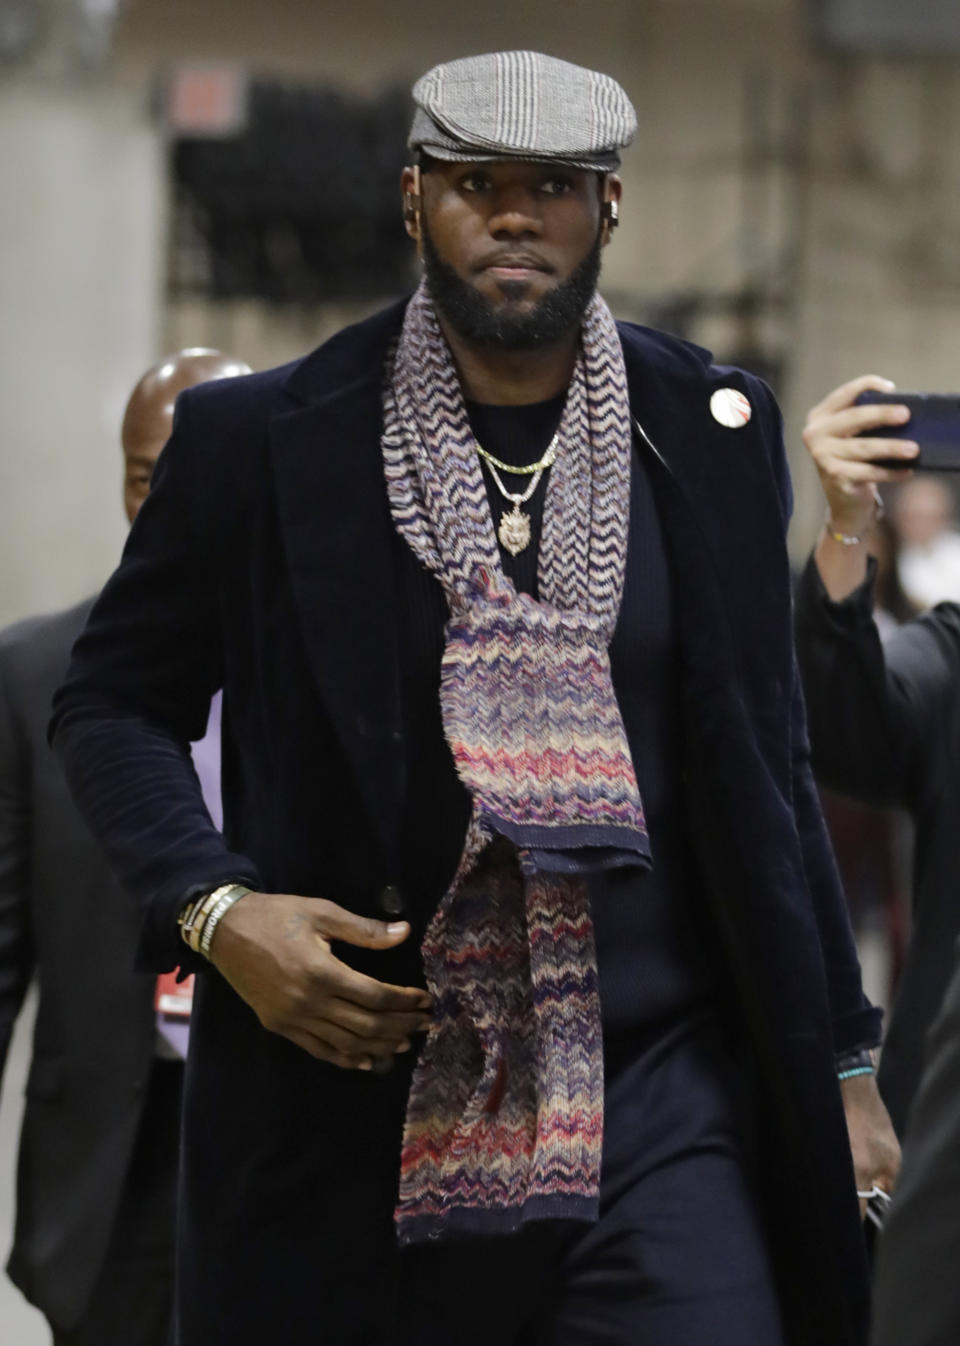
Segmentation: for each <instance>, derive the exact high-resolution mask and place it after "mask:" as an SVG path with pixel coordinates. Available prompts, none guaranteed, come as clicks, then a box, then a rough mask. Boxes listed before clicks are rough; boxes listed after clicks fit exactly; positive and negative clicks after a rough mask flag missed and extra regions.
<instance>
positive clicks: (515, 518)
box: [497, 503, 530, 556]
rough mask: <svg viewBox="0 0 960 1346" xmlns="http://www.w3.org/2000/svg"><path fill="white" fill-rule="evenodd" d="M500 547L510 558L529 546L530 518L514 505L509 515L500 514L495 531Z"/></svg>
mask: <svg viewBox="0 0 960 1346" xmlns="http://www.w3.org/2000/svg"><path fill="white" fill-rule="evenodd" d="M497 537H498V538H499V539H500V545H501V547H503V548H504V549H505V550H506V551H508V552H509V553H510V555H511V556H516V555H517V554H518V553H519V552H522V551H523V549H524V547H527V546H529V544H530V516H529V514H524V513H523V512H522V510H521V509H520V506H519V505H518V504H516V503H514V506H513V509H512V510H511V511H510V513H509V514H506V513H504V514H501V516H500V527H499V528H498V529H497Z"/></svg>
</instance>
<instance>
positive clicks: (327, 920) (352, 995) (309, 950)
mask: <svg viewBox="0 0 960 1346" xmlns="http://www.w3.org/2000/svg"><path fill="white" fill-rule="evenodd" d="M409 934H410V927H409V925H408V924H407V923H406V921H400V922H397V923H394V924H391V925H387V924H385V923H384V922H382V921H373V920H368V919H367V918H366V917H364V916H357V915H355V914H354V913H353V912H351V911H347V910H345V908H343V907H338V906H336V905H335V904H334V903H333V902H325V901H323V900H322V899H319V898H311V897H296V896H294V895H293V894H292V893H248V894H247V896H246V897H243V898H241V900H240V901H239V902H235V903H234V904H233V906H232V907H231V908H230V910H229V911H228V912H226V914H225V915H224V916H223V918H222V920H221V921H220V923H219V925H218V926H217V929H216V933H215V935H214V938H213V942H212V944H211V947H210V958H211V962H212V963H213V964H214V966H215V967H216V968H217V970H218V971H219V972H220V973H222V975H223V976H224V977H225V978H226V979H227V981H228V982H229V983H230V985H231V986H232V987H233V989H234V990H235V991H236V992H237V994H238V995H240V996H241V997H242V998H243V999H244V1000H245V1001H246V1002H247V1004H248V1005H249V1006H250V1007H251V1009H253V1011H254V1012H255V1014H256V1015H257V1018H258V1019H259V1020H260V1022H261V1023H262V1024H263V1026H264V1028H269V1029H270V1031H271V1032H273V1033H279V1034H280V1035H281V1036H282V1037H285V1038H289V1040H290V1041H291V1042H293V1043H296V1045H297V1046H298V1047H302V1048H303V1049H304V1051H307V1052H309V1053H310V1054H311V1056H315V1057H317V1058H318V1059H319V1060H321V1061H329V1062H330V1064H331V1065H335V1066H342V1067H344V1069H347V1070H370V1069H371V1067H372V1066H373V1064H374V1062H375V1061H377V1060H384V1059H387V1060H389V1059H392V1058H393V1056H394V1055H395V1053H397V1052H404V1051H407V1050H409V1047H410V1039H411V1038H412V1037H413V1035H414V1034H415V1033H420V1032H423V1031H424V1030H425V1029H426V1028H428V1027H429V1024H430V997H429V995H428V994H427V992H426V991H424V990H421V989H420V988H419V987H416V986H388V985H386V984H384V983H383V982H379V981H375V980H374V979H373V978H372V977H365V976H363V975H362V974H361V973H359V972H355V971H354V970H353V969H352V968H350V967H348V966H347V965H346V963H342V962H341V961H340V959H339V958H336V957H335V956H334V954H333V952H332V951H331V948H330V942H331V940H335V939H336V940H342V941H343V943H345V944H354V945H358V946H360V947H362V948H366V949H392V948H394V947H395V946H396V945H397V944H402V943H403V941H404V940H405V939H406V938H407V936H408V935H409Z"/></svg>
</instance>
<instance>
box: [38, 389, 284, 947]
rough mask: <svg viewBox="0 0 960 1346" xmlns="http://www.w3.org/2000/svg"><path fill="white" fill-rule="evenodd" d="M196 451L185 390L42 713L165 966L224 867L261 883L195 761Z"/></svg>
mask: <svg viewBox="0 0 960 1346" xmlns="http://www.w3.org/2000/svg"><path fill="white" fill-rule="evenodd" d="M201 459H202V446H201V445H200V444H198V443H196V442H195V441H194V437H193V436H192V434H191V429H190V395H189V393H188V394H185V395H183V396H181V398H180V399H179V400H178V403H177V415H176V418H175V422H174V431H173V435H172V436H171V439H170V441H169V443H168V444H167V446H166V448H165V449H164V451H163V454H162V455H161V458H160V461H159V463H158V464H157V469H156V473H155V477H154V485H153V487H152V489H151V492H150V495H149V497H148V499H147V500H146V502H145V503H144V505H143V507H142V509H141V510H140V513H139V515H138V516H137V520H136V522H135V524H134V526H133V528H132V530H131V533H130V537H129V540H128V542H127V546H126V547H125V549H124V553H123V558H122V560H121V563H120V566H119V568H118V569H117V571H116V572H115V573H114V575H113V577H112V578H111V579H110V581H109V582H108V584H107V586H106V588H105V589H104V591H103V594H102V595H101V596H100V598H99V599H98V600H97V603H96V604H95V605H94V608H93V611H92V613H91V615H90V619H89V621H88V623H87V627H86V629H85V631H84V632H83V634H82V635H81V637H80V639H79V640H78V642H77V644H76V646H75V647H74V652H73V657H72V661H71V664H70V668H69V671H68V674H67V679H66V681H65V683H64V684H63V686H62V687H61V688H60V689H59V691H58V692H57V694H56V696H55V698H54V715H53V720H52V722H51V739H52V742H53V745H54V748H55V750H56V751H57V753H58V755H59V756H60V758H61V761H62V763H63V767H64V770H65V772H66V775H67V779H68V781H69V784H70V788H71V791H72V793H73V796H74V799H75V800H76V803H77V805H78V807H79V808H80V811H81V813H82V814H83V815H84V817H85V818H86V820H87V823H88V825H89V826H90V828H91V830H92V831H93V832H94V834H95V835H96V836H98V837H99V838H100V840H101V842H102V843H103V845H104V846H105V847H106V850H107V853H108V855H109V857H110V861H111V863H112V865H113V867H114V869H115V870H116V872H117V874H118V877H119V878H120V880H121V882H122V883H123V884H124V885H125V886H126V887H127V888H128V889H129V890H130V892H131V893H132V894H133V896H134V897H135V898H136V899H137V901H138V902H139V903H140V906H141V909H142V913H143V925H142V941H141V949H140V958H141V962H143V963H144V964H145V965H146V966H150V967H154V968H157V969H160V970H167V969H170V968H172V967H174V966H176V964H177V963H178V962H181V963H187V962H189V960H190V955H189V954H188V953H187V951H186V950H185V948H184V945H183V944H182V942H181V941H180V939H179V936H178V932H177V928H176V914H177V912H178V911H179V909H180V907H181V906H182V905H183V902H184V901H185V899H186V898H187V897H189V896H191V895H192V894H194V893H197V892H200V891H203V890H205V889H210V888H213V887H216V886H217V885H218V884H220V883H224V882H227V881H228V880H236V881H244V882H247V883H249V884H250V885H251V886H252V887H259V886H260V880H259V876H258V875H257V871H256V868H255V866H254V865H253V864H252V862H251V861H250V860H249V859H248V858H247V857H245V856H243V855H239V854H236V853H233V852H231V851H230V849H229V847H228V846H227V844H226V842H225V841H224V839H223V837H222V836H221V834H220V833H219V832H218V831H217V829H216V828H215V827H214V825H213V823H212V822H211V820H210V817H209V814H208V813H207V810H206V808H205V806H204V803H203V797H202V794H201V790H200V783H199V781H198V779H197V775H196V772H195V770H194V768H193V764H192V762H191V760H190V752H189V744H190V741H191V740H193V739H198V738H201V737H202V736H203V733H204V729H205V726H206V718H207V711H208V708H209V703H210V697H211V696H212V694H213V693H214V692H215V691H216V689H217V688H218V687H219V686H220V684H221V681H222V648H221V634H220V624H219V605H218V586H217V564H216V562H217V556H216V547H215V537H216V535H217V529H216V523H215V520H214V519H212V518H211V517H210V516H211V515H212V514H213V512H214V511H213V504H214V502H215V500H216V498H217V495H216V492H215V491H214V492H211V494H210V495H208V496H207V497H206V498H203V492H204V487H205V478H204V472H203V463H202V460H201Z"/></svg>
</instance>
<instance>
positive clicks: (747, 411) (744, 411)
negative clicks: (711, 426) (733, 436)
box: [710, 388, 753, 430]
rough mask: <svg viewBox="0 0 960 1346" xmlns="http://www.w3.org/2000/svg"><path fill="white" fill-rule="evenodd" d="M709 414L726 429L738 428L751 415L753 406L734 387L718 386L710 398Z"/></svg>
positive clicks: (744, 423) (743, 424)
mask: <svg viewBox="0 0 960 1346" xmlns="http://www.w3.org/2000/svg"><path fill="white" fill-rule="evenodd" d="M710 414H711V416H712V417H713V419H714V420H715V421H719V422H720V424H721V425H725V426H726V427H727V429H728V430H740V429H742V427H743V426H745V425H746V423H747V421H749V419H750V417H751V416H752V415H753V408H752V407H751V406H750V403H749V402H748V401H747V399H746V398H745V397H744V395H743V393H738V392H737V390H736V388H718V389H717V391H716V392H715V393H714V394H713V396H712V397H711V399H710Z"/></svg>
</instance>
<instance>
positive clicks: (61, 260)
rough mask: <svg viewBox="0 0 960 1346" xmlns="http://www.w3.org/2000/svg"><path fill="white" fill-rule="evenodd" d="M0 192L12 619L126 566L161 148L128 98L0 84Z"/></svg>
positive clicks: (0, 605)
mask: <svg viewBox="0 0 960 1346" xmlns="http://www.w3.org/2000/svg"><path fill="white" fill-rule="evenodd" d="M0 181H2V182H3V183H5V184H6V188H5V190H4V191H3V192H0V237H2V239H3V247H2V248H0V623H2V622H6V621H10V620H12V619H14V618H16V617H19V616H22V615H24V614H27V613H31V612H38V611H46V610H50V609H53V608H56V607H60V606H62V605H64V604H66V603H69V602H73V601H75V600H77V599H79V598H81V597H83V596H84V595H85V594H87V593H90V592H91V591H92V590H93V588H94V587H95V586H99V584H101V583H102V582H103V580H104V579H105V578H106V576H107V575H108V574H109V572H110V570H111V569H112V567H113V565H114V564H115V561H116V557H117V553H118V550H119V547H120V545H121V542H122V539H123V535H124V530H125V526H126V525H125V520H124V519H123V515H122V511H121V506H120V449H119V444H118V438H117V431H118V425H119V420H120V412H121V410H122V407H123V404H124V401H125V399H126V396H127V393H128V391H129V389H130V387H131V386H132V384H133V382H134V381H135V379H136V377H138V375H139V374H140V373H141V372H142V371H143V369H144V368H145V367H146V365H147V364H148V363H149V361H150V359H151V358H152V356H153V352H154V349H155V345H156V333H157V328H158V305H159V288H160V287H159V284H158V266H159V262H160V258H161V256H162V249H161V222H162V220H163V218H164V209H163V201H164V182H163V172H162V166H161V159H160V154H159V141H158V137H157V134H156V131H155V130H154V129H153V128H152V127H151V126H150V124H149V123H148V121H147V120H146V118H145V117H144V116H143V114H142V111H141V109H140V104H139V102H136V103H134V102H132V101H131V99H130V97H129V95H127V94H124V93H119V92H116V91H109V92H106V91H103V90H94V89H76V88H75V89H65V88H62V87H57V86H54V87H50V86H49V85H39V84H31V83H23V84H7V85H3V84H0ZM11 184H15V188H14V189H11Z"/></svg>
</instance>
